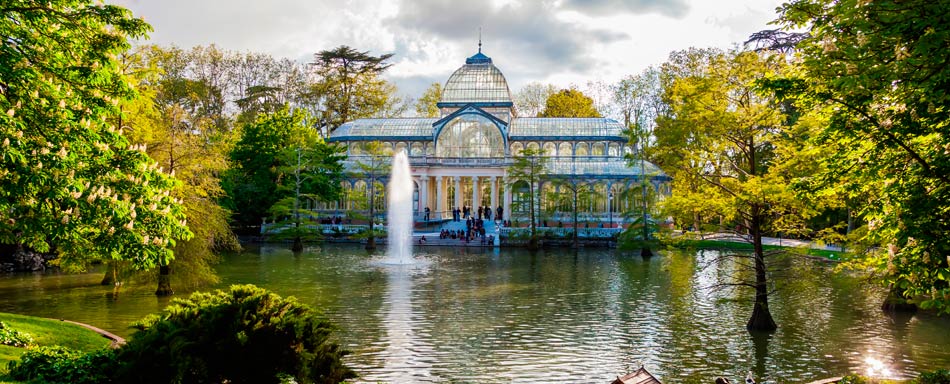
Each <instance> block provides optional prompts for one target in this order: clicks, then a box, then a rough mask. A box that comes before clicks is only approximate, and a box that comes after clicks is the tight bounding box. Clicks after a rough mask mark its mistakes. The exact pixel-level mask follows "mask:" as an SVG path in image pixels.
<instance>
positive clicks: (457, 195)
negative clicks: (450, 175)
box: [452, 176, 462, 209]
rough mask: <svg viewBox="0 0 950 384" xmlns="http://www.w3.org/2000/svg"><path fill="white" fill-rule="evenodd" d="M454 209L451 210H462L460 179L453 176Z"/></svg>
mask: <svg viewBox="0 0 950 384" xmlns="http://www.w3.org/2000/svg"><path fill="white" fill-rule="evenodd" d="M454 178H455V207H452V209H455V208H458V209H462V178H461V177H459V176H455V177H454Z"/></svg>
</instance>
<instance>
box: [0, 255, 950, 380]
mask: <svg viewBox="0 0 950 384" xmlns="http://www.w3.org/2000/svg"><path fill="white" fill-rule="evenodd" d="M416 252H417V254H416V262H415V263H414V264H411V265H405V266H403V265H387V264H385V263H384V262H383V257H382V256H381V254H382V252H378V253H376V254H373V255H369V254H367V253H366V252H365V251H363V250H362V249H361V248H359V247H357V246H347V245H325V246H320V247H312V248H309V249H307V250H306V251H305V252H304V253H302V254H299V255H296V256H295V255H294V254H293V253H291V252H290V251H289V250H287V249H285V248H284V247H280V246H264V247H260V248H250V249H248V250H247V251H245V252H243V253H240V254H234V255H228V256H225V257H224V260H223V261H222V263H221V264H219V265H218V266H217V272H218V274H219V276H220V277H221V279H222V282H221V283H220V284H219V286H227V285H229V284H235V283H252V284H256V285H259V286H261V287H265V288H268V289H271V290H273V291H275V292H277V293H279V294H281V295H287V296H290V295H292V296H296V297H297V298H299V299H300V300H301V301H302V302H305V303H307V304H310V305H313V306H315V307H317V308H321V309H322V310H323V311H324V313H326V315H327V316H328V317H330V318H331V319H332V320H333V321H334V322H335V323H336V324H337V325H338V326H339V328H340V332H339V337H340V339H341V340H342V342H343V343H344V345H345V346H346V348H347V349H349V350H350V351H352V355H350V356H349V357H348V358H347V362H348V364H349V365H351V366H352V367H353V368H354V369H356V370H357V371H358V372H359V373H360V374H361V378H360V380H362V381H365V382H394V383H396V382H398V383H407V382H449V381H451V382H479V383H487V382H583V383H597V382H600V383H608V382H610V381H611V380H613V379H614V378H616V377H617V376H618V375H622V374H623V373H625V372H629V371H632V370H635V369H636V368H637V367H638V366H639V365H640V364H643V365H644V366H645V367H646V368H647V369H649V370H650V371H651V372H653V373H654V374H655V375H656V376H657V377H659V378H660V379H661V380H663V381H665V382H667V383H711V382H712V378H714V377H716V376H726V377H729V378H730V379H732V380H733V382H736V381H740V380H739V379H741V378H742V377H744V375H745V372H747V371H749V370H751V371H753V372H755V373H756V376H758V377H762V378H771V379H773V380H776V381H778V382H787V383H795V382H807V381H809V380H814V379H819V378H825V377H829V376H835V375H840V374H843V373H845V372H849V371H857V372H865V373H867V372H868V371H872V370H873V372H871V373H873V374H875V375H878V376H890V377H894V378H907V377H911V376H914V375H916V373H917V372H920V371H925V370H933V369H937V368H947V367H950V348H948V346H950V319H948V316H943V317H938V316H933V315H929V314H917V315H900V316H891V315H886V314H884V313H882V312H881V311H880V310H879V305H880V303H881V300H882V298H883V292H882V291H881V290H880V289H879V288H877V287H875V286H873V285H870V284H867V283H865V282H864V281H862V279H860V278H858V277H854V276H848V275H844V274H840V273H835V272H834V271H833V265H831V264H828V263H825V262H821V261H815V260H809V259H799V258H783V259H779V260H775V262H774V263H773V266H774V267H775V271H774V272H773V275H774V279H773V280H774V281H775V286H774V288H775V294H774V296H773V297H772V298H771V301H770V304H771V309H772V314H773V316H774V317H775V320H776V322H777V323H778V324H779V329H778V331H776V332H775V333H772V334H761V335H758V334H757V335H753V334H750V333H749V332H747V331H746V330H745V328H744V325H745V322H746V320H747V319H748V316H749V313H750V311H751V303H750V300H751V295H750V293H751V292H747V290H741V289H731V288H729V287H725V286H723V285H721V283H724V282H726V283H728V282H730V281H732V280H730V279H732V278H734V276H736V275H738V276H740V277H741V276H743V275H747V273H746V272H745V271H743V270H742V269H741V268H740V263H741V261H736V259H735V258H725V259H724V258H720V257H719V256H720V255H719V253H718V252H715V251H698V252H685V251H662V252H659V255H658V256H657V257H654V258H652V259H649V260H643V259H641V258H640V257H638V256H633V255H626V254H623V253H619V252H616V251H613V250H581V251H577V252H573V251H567V250H549V251H541V252H536V253H530V252H528V251H525V250H520V249H504V250H501V251H497V250H493V249H488V248H484V249H473V248H467V249H466V248H435V247H427V248H423V249H421V250H417V251H416ZM100 278H101V274H96V273H90V274H81V275H63V274H18V275H8V276H5V277H2V278H0V311H3V312H14V313H22V314H29V315H35V316H45V317H52V318H65V319H71V320H76V321H81V322H86V323H89V324H92V325H95V326H98V327H101V328H104V329H106V330H109V331H112V332H115V333H117V334H120V335H129V334H130V333H131V330H129V329H128V327H127V326H128V324H129V323H130V322H132V321H134V320H137V319H139V318H141V317H143V316H144V315H146V314H148V313H151V312H156V311H158V310H159V309H161V308H162V307H164V306H165V305H166V304H167V302H168V299H160V298H156V297H154V295H152V290H153V287H124V288H123V291H122V292H121V293H119V294H118V295H115V294H114V293H113V290H112V288H110V287H102V286H99V285H98V282H99V280H100ZM178 294H179V296H184V295H185V294H184V293H183V292H178Z"/></svg>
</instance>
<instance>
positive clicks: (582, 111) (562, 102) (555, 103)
mask: <svg viewBox="0 0 950 384" xmlns="http://www.w3.org/2000/svg"><path fill="white" fill-rule="evenodd" d="M541 117H600V112H597V108H594V100H593V99H591V98H590V97H588V96H587V95H585V94H584V93H583V92H581V91H578V90H576V89H573V88H572V89H562V90H560V91H559V92H558V93H555V94H553V95H551V96H549V97H548V99H547V101H546V102H545V105H544V111H543V112H541Z"/></svg>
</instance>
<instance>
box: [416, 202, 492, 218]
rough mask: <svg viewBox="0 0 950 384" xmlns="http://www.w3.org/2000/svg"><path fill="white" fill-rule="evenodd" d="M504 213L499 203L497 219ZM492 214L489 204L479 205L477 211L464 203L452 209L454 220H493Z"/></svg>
mask: <svg viewBox="0 0 950 384" xmlns="http://www.w3.org/2000/svg"><path fill="white" fill-rule="evenodd" d="M504 213H505V209H504V208H502V207H501V206H500V205H499V206H498V209H497V210H496V213H495V220H498V219H500V218H502V217H504ZM492 214H493V212H492V209H491V207H489V206H484V207H478V210H477V211H473V210H472V208H471V207H468V206H464V205H463V206H462V209H459V208H458V207H455V209H453V210H452V221H462V220H463V219H464V220H468V219H470V218H474V219H478V220H491V218H492ZM428 215H429V208H428V207H426V216H428Z"/></svg>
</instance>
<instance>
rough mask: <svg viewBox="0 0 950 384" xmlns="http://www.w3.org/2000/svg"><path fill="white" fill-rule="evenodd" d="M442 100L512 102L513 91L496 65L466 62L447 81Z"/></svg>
mask: <svg viewBox="0 0 950 384" xmlns="http://www.w3.org/2000/svg"><path fill="white" fill-rule="evenodd" d="M441 102H443V103H457V104H468V103H511V92H510V91H509V90H508V82H507V81H506V80H505V76H504V75H502V73H501V71H499V70H498V68H495V66H494V65H491V64H490V63H481V64H465V65H464V66H462V68H459V69H458V70H456V71H455V73H453V74H452V76H451V77H449V81H447V82H446V83H445V88H444V89H443V90H442V100H441Z"/></svg>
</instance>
